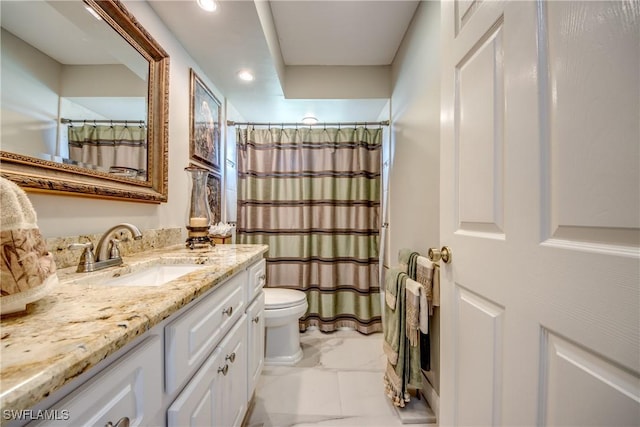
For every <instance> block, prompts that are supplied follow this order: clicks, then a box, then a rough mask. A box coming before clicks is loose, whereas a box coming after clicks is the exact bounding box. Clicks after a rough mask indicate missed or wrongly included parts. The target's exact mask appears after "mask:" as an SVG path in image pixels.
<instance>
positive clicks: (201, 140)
mask: <svg viewBox="0 0 640 427" xmlns="http://www.w3.org/2000/svg"><path fill="white" fill-rule="evenodd" d="M189 71H190V78H189V93H190V101H189V123H190V129H189V157H190V158H191V159H192V160H196V161H198V162H201V163H204V164H205V165H208V166H209V167H212V168H214V169H216V170H220V137H221V132H220V126H221V123H222V111H221V110H222V108H221V107H222V104H221V103H220V101H219V100H218V98H216V97H215V95H214V94H213V93H212V92H211V90H210V89H209V88H208V87H207V85H205V84H204V82H203V81H202V79H200V77H199V76H198V75H197V74H196V72H195V71H194V70H193V68H190V69H189Z"/></svg>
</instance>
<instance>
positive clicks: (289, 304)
mask: <svg viewBox="0 0 640 427" xmlns="http://www.w3.org/2000/svg"><path fill="white" fill-rule="evenodd" d="M307 306H308V304H307V296H306V295H305V293H304V292H302V291H296V290H294V289H283V288H264V320H265V329H266V337H265V341H266V345H265V347H266V349H265V357H264V364H265V365H294V364H296V363H297V362H298V361H300V359H302V349H301V348H300V329H299V327H298V319H300V317H302V315H303V314H304V313H305V312H306V311H307Z"/></svg>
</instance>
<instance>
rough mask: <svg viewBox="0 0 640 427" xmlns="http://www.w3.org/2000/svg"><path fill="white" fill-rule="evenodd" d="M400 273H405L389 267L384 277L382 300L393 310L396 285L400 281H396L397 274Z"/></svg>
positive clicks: (396, 292)
mask: <svg viewBox="0 0 640 427" xmlns="http://www.w3.org/2000/svg"><path fill="white" fill-rule="evenodd" d="M400 274H406V273H404V272H403V271H402V270H400V269H399V268H390V269H389V270H387V274H386V276H385V278H384V289H385V292H384V300H385V302H386V303H387V305H388V306H389V308H390V309H392V310H394V309H395V308H396V300H397V296H398V287H399V285H400V282H399V281H398V276H399V275H400Z"/></svg>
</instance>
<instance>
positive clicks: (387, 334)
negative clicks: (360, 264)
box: [382, 268, 407, 366]
mask: <svg viewBox="0 0 640 427" xmlns="http://www.w3.org/2000/svg"><path fill="white" fill-rule="evenodd" d="M406 280H407V274H406V273H403V272H402V271H400V270H398V269H395V268H392V269H389V271H388V272H387V277H386V280H385V282H386V284H385V287H386V289H387V291H386V297H388V296H389V295H390V289H392V290H393V295H394V298H395V300H394V301H393V307H392V306H391V305H390V304H385V310H384V328H383V329H384V341H383V342H382V347H383V350H384V353H385V355H386V356H387V360H388V361H389V362H390V363H391V364H392V365H394V366H395V365H396V364H397V363H398V353H399V352H400V339H401V337H404V326H403V325H404V316H401V315H400V313H403V312H404V298H405V297H404V286H405V282H406ZM401 294H402V295H401ZM386 297H385V298H386ZM401 329H402V335H401V334H400V332H401Z"/></svg>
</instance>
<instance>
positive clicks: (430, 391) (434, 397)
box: [420, 372, 440, 420]
mask: <svg viewBox="0 0 640 427" xmlns="http://www.w3.org/2000/svg"><path fill="white" fill-rule="evenodd" d="M422 380H423V381H422V383H423V387H422V390H420V394H422V396H423V397H424V399H425V400H426V401H427V403H428V404H429V406H430V407H431V410H433V413H434V414H435V416H436V420H438V419H440V396H439V395H438V393H437V392H436V390H435V389H434V388H433V386H432V385H431V383H430V382H429V381H428V380H427V377H426V376H425V375H424V372H423V373H422Z"/></svg>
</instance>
